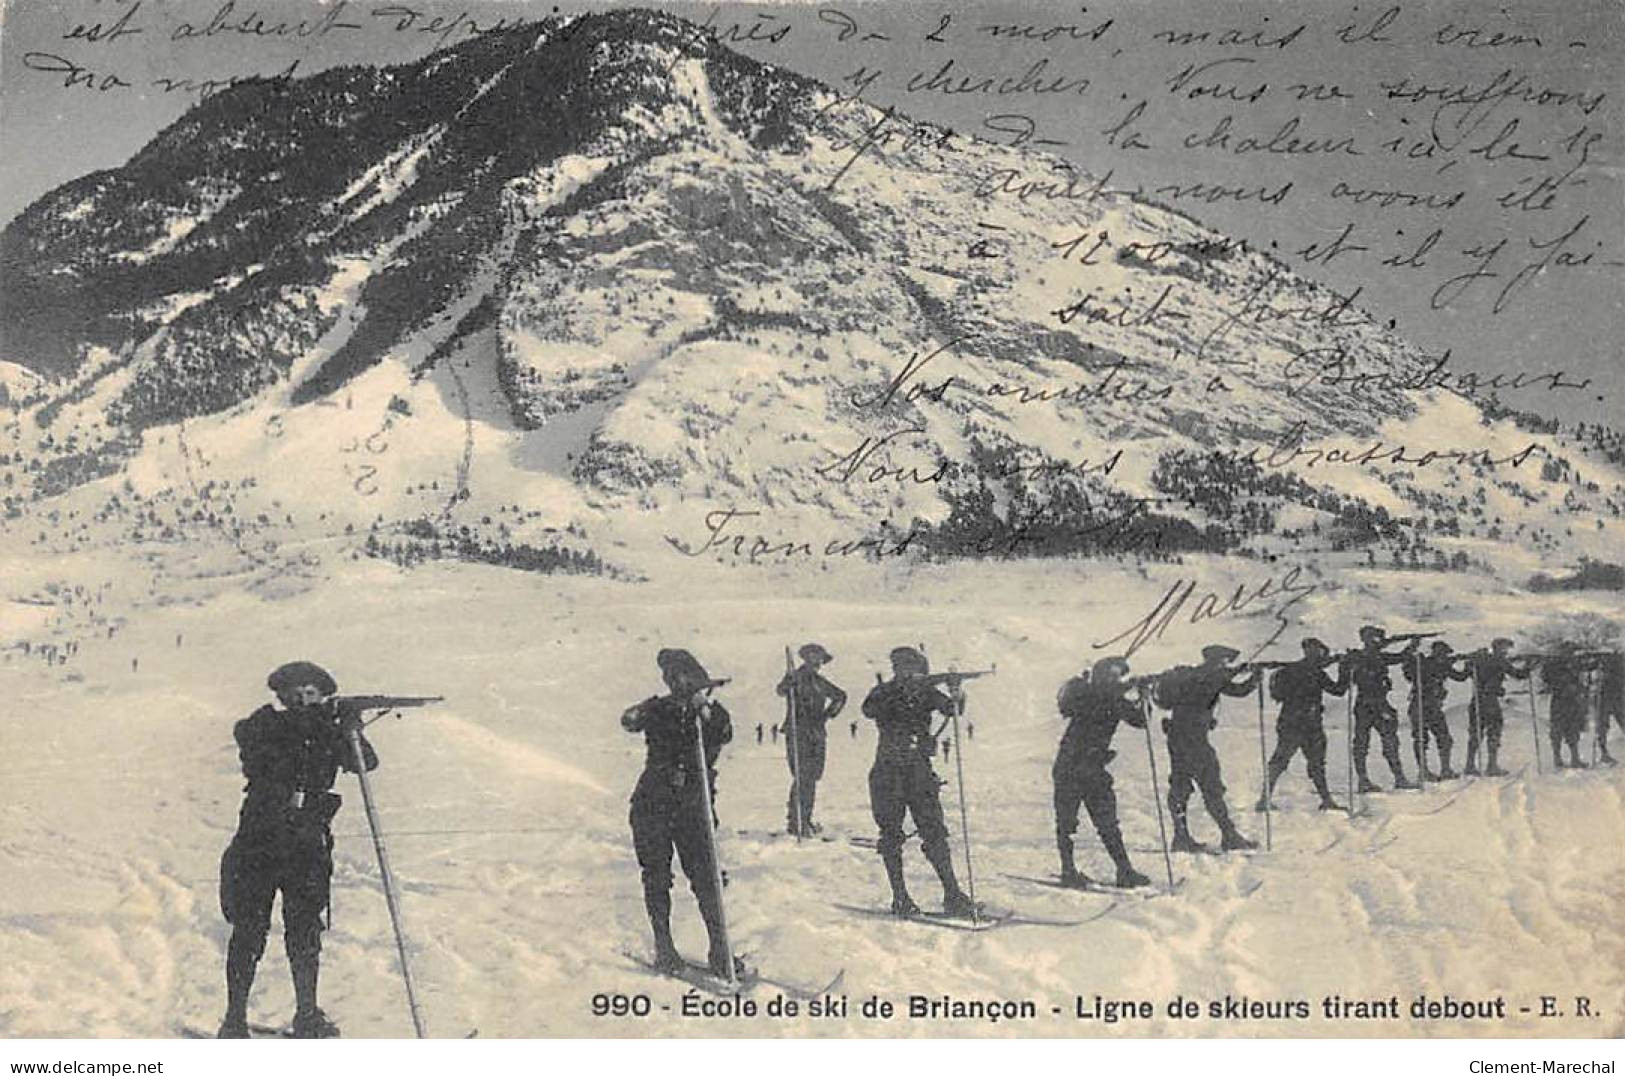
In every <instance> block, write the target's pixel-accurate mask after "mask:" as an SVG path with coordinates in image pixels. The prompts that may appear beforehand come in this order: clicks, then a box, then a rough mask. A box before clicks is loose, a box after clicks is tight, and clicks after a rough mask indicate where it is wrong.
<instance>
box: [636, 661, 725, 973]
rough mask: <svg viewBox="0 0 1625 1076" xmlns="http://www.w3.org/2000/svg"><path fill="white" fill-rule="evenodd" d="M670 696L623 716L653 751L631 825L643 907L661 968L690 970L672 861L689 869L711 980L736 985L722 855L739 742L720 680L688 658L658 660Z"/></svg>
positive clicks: (646, 763)
mask: <svg viewBox="0 0 1625 1076" xmlns="http://www.w3.org/2000/svg"><path fill="white" fill-rule="evenodd" d="M655 663H656V664H657V665H658V666H659V667H660V675H661V678H662V679H663V680H664V681H665V683H666V689H667V693H666V694H665V695H656V696H653V697H651V698H647V699H644V700H643V701H642V702H640V703H638V704H636V705H635V706H632V707H630V708H629V709H627V711H626V712H625V713H623V714H622V715H621V727H622V728H624V729H625V730H626V731H628V732H633V733H641V734H642V735H643V738H644V742H645V744H646V745H647V755H646V756H645V760H644V764H643V772H642V773H641V774H639V775H638V783H637V786H636V787H635V788H634V789H633V791H632V801H631V803H632V806H631V811H630V813H629V815H628V820H629V821H630V822H631V825H632V845H633V848H634V850H635V851H636V854H637V859H638V867H639V869H640V871H641V874H642V879H643V904H644V908H645V910H646V911H647V912H648V914H649V926H650V929H651V930H652V931H653V932H654V943H655V956H654V964H655V967H656V968H658V969H660V970H662V971H667V972H675V971H679V970H681V969H682V968H683V966H684V962H683V957H682V954H680V953H679V952H678V951H677V946H676V944H675V943H674V942H673V941H672V934H671V883H672V873H671V861H672V853H673V852H675V853H676V854H677V857H678V859H679V860H680V862H681V863H682V867H683V873H684V874H686V875H687V876H688V885H689V888H690V889H692V890H693V891H694V899H695V901H696V902H697V903H698V904H699V908H700V918H701V919H702V920H704V922H705V930H706V934H707V936H708V937H709V939H710V948H709V950H708V952H707V956H706V963H707V964H708V965H709V967H710V970H711V973H712V974H713V975H716V976H719V977H721V978H724V979H728V980H730V981H731V980H733V979H734V978H735V977H736V976H737V975H738V972H739V968H738V965H737V962H736V961H735V959H734V956H733V949H732V945H731V943H730V941H729V938H728V925H727V918H726V915H725V913H724V910H723V903H722V868H721V864H720V863H719V862H718V859H717V849H716V828H715V827H716V807H715V800H716V776H717V775H716V763H717V756H718V755H719V754H720V753H721V751H722V747H723V745H724V744H726V743H728V742H729V741H730V740H732V739H733V722H732V719H731V717H730V715H729V713H728V711H727V709H726V708H724V707H723V705H722V704H721V703H720V702H716V701H713V700H712V699H711V692H712V691H713V690H714V689H716V688H718V687H721V686H722V685H723V684H726V683H727V682H728V681H727V680H718V679H713V678H712V676H711V675H710V674H709V673H708V672H706V671H705V667H704V666H703V665H701V664H700V663H699V661H698V660H696V659H695V657H694V655H693V654H690V653H689V652H688V651H687V650H675V649H667V650H662V651H660V652H659V653H658V654H657V655H656V656H655Z"/></svg>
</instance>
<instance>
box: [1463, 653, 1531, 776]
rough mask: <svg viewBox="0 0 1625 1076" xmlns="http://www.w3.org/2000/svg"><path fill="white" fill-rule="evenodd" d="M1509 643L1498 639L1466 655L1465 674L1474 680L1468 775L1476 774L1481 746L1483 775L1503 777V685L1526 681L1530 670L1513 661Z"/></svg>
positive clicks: (1470, 705)
mask: <svg viewBox="0 0 1625 1076" xmlns="http://www.w3.org/2000/svg"><path fill="white" fill-rule="evenodd" d="M1511 653H1512V640H1511V639H1506V638H1501V639H1496V640H1495V641H1494V642H1492V643H1490V648H1489V649H1488V650H1480V651H1479V652H1478V653H1476V654H1469V655H1468V657H1467V661H1468V672H1469V675H1471V676H1472V677H1473V698H1472V701H1471V702H1470V703H1469V704H1468V707H1467V764H1466V765H1465V766H1464V767H1463V769H1462V772H1463V773H1465V774H1468V775H1469V776H1471V775H1474V774H1477V773H1478V745H1479V742H1480V740H1482V741H1483V744H1484V773H1485V775H1486V776H1489V777H1504V776H1506V772H1507V771H1506V770H1503V769H1502V768H1501V764H1500V762H1499V759H1498V756H1499V755H1500V753H1501V729H1502V728H1503V726H1504V725H1505V723H1506V718H1505V715H1503V714H1502V713H1501V699H1502V698H1503V697H1504V696H1505V695H1506V682H1507V679H1508V678H1509V677H1510V678H1511V679H1513V680H1527V679H1529V667H1528V665H1526V664H1523V663H1520V662H1518V661H1516V660H1514V659H1513V658H1512V657H1511V656H1510V655H1511Z"/></svg>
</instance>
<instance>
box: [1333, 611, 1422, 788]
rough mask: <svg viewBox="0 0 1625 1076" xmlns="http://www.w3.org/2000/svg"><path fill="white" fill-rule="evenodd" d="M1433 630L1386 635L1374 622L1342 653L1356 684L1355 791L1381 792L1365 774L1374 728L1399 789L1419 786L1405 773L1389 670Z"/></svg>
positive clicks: (1407, 659) (1349, 677)
mask: <svg viewBox="0 0 1625 1076" xmlns="http://www.w3.org/2000/svg"><path fill="white" fill-rule="evenodd" d="M1429 634H1431V633H1427V632H1410V633H1406V634H1402V635H1394V636H1389V635H1387V634H1386V633H1385V632H1384V631H1383V629H1382V628H1380V627H1378V626H1376V625H1375V624H1367V625H1365V626H1364V627H1362V628H1361V629H1360V646H1359V648H1358V649H1355V650H1350V651H1348V652H1347V653H1346V654H1344V655H1343V663H1344V668H1345V669H1346V670H1347V673H1348V679H1349V682H1350V683H1351V684H1353V685H1354V747H1353V757H1354V772H1355V774H1356V775H1357V777H1358V782H1359V783H1358V785H1357V787H1356V791H1358V792H1359V793H1361V794H1365V793H1368V792H1381V791H1382V788H1381V787H1380V786H1379V785H1376V784H1374V783H1372V781H1371V779H1370V777H1368V776H1367V775H1366V754H1367V753H1368V751H1369V750H1370V747H1371V733H1372V732H1373V730H1374V731H1375V732H1376V733H1377V735H1378V736H1379V737H1380V739H1381V741H1382V757H1383V759H1384V761H1386V762H1387V763H1388V770H1389V772H1390V773H1391V774H1392V775H1393V778H1394V787H1395V788H1396V789H1411V788H1417V787H1419V786H1418V785H1417V784H1415V783H1414V782H1413V781H1411V780H1410V779H1408V778H1407V777H1406V776H1405V768H1404V766H1403V765H1402V764H1401V763H1400V760H1399V714H1398V713H1397V712H1396V711H1395V710H1394V708H1393V707H1392V706H1391V705H1389V703H1388V692H1389V691H1390V690H1391V689H1392V688H1393V680H1392V679H1391V678H1390V677H1389V675H1388V670H1389V669H1390V668H1392V667H1393V666H1395V665H1403V664H1404V663H1405V662H1407V661H1409V660H1411V658H1412V656H1413V655H1415V653H1416V648H1417V647H1418V646H1419V645H1420V644H1421V641H1422V640H1423V639H1425V638H1427V637H1428V635H1429ZM1401 642H1402V643H1405V648H1404V649H1403V650H1399V651H1392V650H1389V649H1387V647H1388V646H1390V645H1391V644H1393V643H1401Z"/></svg>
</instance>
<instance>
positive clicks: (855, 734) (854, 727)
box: [849, 721, 858, 740]
mask: <svg viewBox="0 0 1625 1076" xmlns="http://www.w3.org/2000/svg"><path fill="white" fill-rule="evenodd" d="M849 727H850V728H851V730H852V738H853V739H854V740H855V739H857V738H858V723H857V722H856V721H854V722H852V724H851V725H850V726H849Z"/></svg>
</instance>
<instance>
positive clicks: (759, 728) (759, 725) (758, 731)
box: [756, 721, 762, 743]
mask: <svg viewBox="0 0 1625 1076" xmlns="http://www.w3.org/2000/svg"><path fill="white" fill-rule="evenodd" d="M756 742H757V743H761V742H762V723H761V722H760V721H758V722H756Z"/></svg>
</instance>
